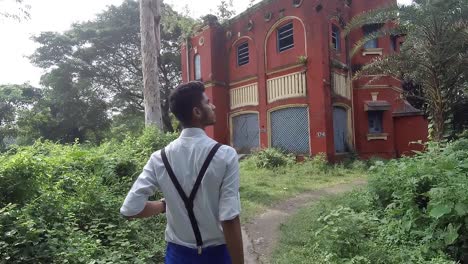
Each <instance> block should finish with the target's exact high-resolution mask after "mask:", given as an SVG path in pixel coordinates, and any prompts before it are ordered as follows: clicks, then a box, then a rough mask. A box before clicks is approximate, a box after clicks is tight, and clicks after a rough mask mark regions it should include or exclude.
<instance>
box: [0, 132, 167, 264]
mask: <svg viewBox="0 0 468 264" xmlns="http://www.w3.org/2000/svg"><path fill="white" fill-rule="evenodd" d="M175 136H176V135H175V134H162V133H159V132H155V131H154V130H149V129H148V130H146V131H145V132H144V134H143V135H142V136H140V137H138V138H126V139H125V140H124V141H122V142H115V141H114V142H113V141H111V142H107V143H104V144H102V145H101V146H100V147H93V146H87V145H80V144H78V143H76V144H73V145H68V146H67V145H58V144H53V143H50V142H36V143H35V144H34V145H33V146H30V147H18V148H16V149H14V150H11V151H10V152H8V153H6V154H4V155H1V156H0V263H160V262H162V261H163V253H164V245H165V243H164V236H163V230H164V227H165V218H164V217H156V218H152V219H148V220H141V221H131V222H129V221H127V220H125V219H123V218H122V217H121V216H120V214H119V207H120V206H121V204H122V202H123V199H124V197H125V194H126V192H127V191H128V189H129V188H130V186H131V185H132V183H133V181H134V179H135V178H136V177H137V176H138V174H139V173H140V171H141V169H142V168H143V165H144V164H145V163H146V161H147V159H148V158H149V155H150V154H151V153H152V152H154V151H155V150H157V149H158V148H161V147H163V146H164V145H166V144H167V143H169V142H170V141H171V140H172V139H174V138H175ZM156 196H159V194H157V195H156ZM155 198H158V197H155Z"/></svg>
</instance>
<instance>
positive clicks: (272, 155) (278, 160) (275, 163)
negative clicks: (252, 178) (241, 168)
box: [250, 148, 294, 169]
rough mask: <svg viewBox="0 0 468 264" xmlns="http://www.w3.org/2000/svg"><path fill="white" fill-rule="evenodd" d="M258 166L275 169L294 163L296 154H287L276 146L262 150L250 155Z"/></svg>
mask: <svg viewBox="0 0 468 264" xmlns="http://www.w3.org/2000/svg"><path fill="white" fill-rule="evenodd" d="M250 159H252V160H253V161H254V162H255V165H256V166H257V168H265V169H273V168H278V167H283V166H287V165H290V164H293V163H294V156H293V155H291V154H285V153H283V152H281V151H279V150H277V149H274V148H267V149H263V150H260V151H259V152H257V153H255V154H254V155H253V156H252V157H250Z"/></svg>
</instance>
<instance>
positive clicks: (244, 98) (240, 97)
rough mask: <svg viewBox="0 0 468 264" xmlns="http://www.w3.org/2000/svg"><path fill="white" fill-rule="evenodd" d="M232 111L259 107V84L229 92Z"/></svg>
mask: <svg viewBox="0 0 468 264" xmlns="http://www.w3.org/2000/svg"><path fill="white" fill-rule="evenodd" d="M229 100H230V103H229V104H230V109H231V110H232V109H235V108H239V107H243V106H248V105H258V83H253V84H249V85H245V86H242V87H239V88H235V89H231V90H229Z"/></svg>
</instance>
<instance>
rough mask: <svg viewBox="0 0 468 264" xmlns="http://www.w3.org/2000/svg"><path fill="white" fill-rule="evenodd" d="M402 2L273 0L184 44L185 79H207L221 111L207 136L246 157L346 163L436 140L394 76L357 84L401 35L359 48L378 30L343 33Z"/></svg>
mask: <svg viewBox="0 0 468 264" xmlns="http://www.w3.org/2000/svg"><path fill="white" fill-rule="evenodd" d="M394 2H395V1H393V0H353V1H351V0H329V1H321V0H264V1H262V2H260V3H259V4H257V5H255V6H253V7H251V8H249V9H248V10H247V11H245V12H244V13H242V14H240V15H238V16H237V17H235V18H233V19H231V20H230V21H229V22H228V23H226V24H225V25H222V26H221V25H220V24H219V23H217V22H216V21H211V22H210V21H209V22H207V23H206V25H205V26H204V27H203V28H201V29H200V30H199V31H198V32H197V33H196V34H194V35H193V36H192V37H191V38H190V39H189V40H187V42H186V43H184V44H183V45H182V47H181V49H182V50H181V54H182V72H183V81H184V82H186V81H191V80H200V81H203V82H204V83H205V86H206V87H207V90H206V93H207V95H208V96H209V97H210V98H211V100H212V101H213V103H214V104H215V105H216V115H217V123H216V125H214V126H213V127H209V128H208V129H207V133H208V135H210V136H211V137H213V138H215V139H216V140H218V141H219V142H221V143H224V144H229V145H231V146H233V147H234V148H236V149H237V150H238V151H239V152H249V151H252V150H253V149H259V148H267V147H276V148H280V149H284V150H286V151H289V152H293V153H296V154H303V155H315V154H318V153H326V154H327V156H328V158H329V159H330V160H337V159H340V158H341V157H344V156H346V155H348V154H349V153H353V152H354V153H358V154H359V155H360V156H361V157H363V158H368V157H371V156H380V157H384V158H392V157H398V156H401V155H404V154H409V153H411V152H412V150H420V149H421V145H417V144H410V143H411V142H415V141H424V140H425V139H426V138H427V121H426V120H425V119H424V117H423V115H422V113H421V111H419V110H417V109H415V108H414V107H412V106H411V105H410V104H409V103H408V102H407V101H406V100H404V99H403V97H402V89H401V82H400V81H399V80H397V79H395V78H392V77H388V76H383V77H382V76H380V77H379V78H376V77H377V76H366V77H365V78H361V79H359V80H353V79H352V75H353V73H354V72H355V71H356V70H358V69H359V68H360V67H362V65H364V64H365V63H367V62H369V61H371V60H373V59H375V58H378V57H379V56H382V55H385V54H389V53H392V52H398V49H399V44H400V43H399V41H400V39H399V38H397V37H381V38H377V39H374V40H370V41H368V42H367V43H365V45H364V47H363V48H362V49H361V50H359V51H358V52H357V54H355V55H354V56H350V52H351V49H352V46H353V43H356V42H357V41H358V40H360V39H362V38H363V37H364V36H365V35H366V34H370V33H372V32H373V31H375V30H376V29H378V28H379V27H382V26H388V25H376V24H372V25H366V26H365V27H363V28H362V29H359V30H355V31H353V32H351V34H349V35H348V36H346V37H345V36H343V34H342V33H341V32H342V31H343V28H344V26H345V25H346V24H347V23H348V22H349V21H350V20H351V18H352V17H354V16H356V15H357V14H360V13H362V12H365V11H369V10H372V9H375V8H378V7H382V6H385V5H388V4H392V3H394Z"/></svg>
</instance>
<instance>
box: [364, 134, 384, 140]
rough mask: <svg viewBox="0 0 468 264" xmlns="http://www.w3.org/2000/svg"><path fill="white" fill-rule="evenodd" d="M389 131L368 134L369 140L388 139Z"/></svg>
mask: <svg viewBox="0 0 468 264" xmlns="http://www.w3.org/2000/svg"><path fill="white" fill-rule="evenodd" d="M387 138H388V133H378V134H377V133H376V134H367V141H371V140H387Z"/></svg>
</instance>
